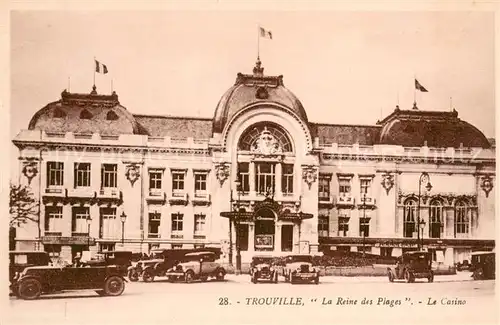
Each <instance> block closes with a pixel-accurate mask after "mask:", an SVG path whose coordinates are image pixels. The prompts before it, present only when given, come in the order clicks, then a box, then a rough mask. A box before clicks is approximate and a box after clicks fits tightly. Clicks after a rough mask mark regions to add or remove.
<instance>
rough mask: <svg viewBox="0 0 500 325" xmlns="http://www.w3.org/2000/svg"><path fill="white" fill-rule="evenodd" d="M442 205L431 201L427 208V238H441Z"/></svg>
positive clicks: (439, 202)
mask: <svg viewBox="0 0 500 325" xmlns="http://www.w3.org/2000/svg"><path fill="white" fill-rule="evenodd" d="M442 221H443V205H442V204H441V201H439V200H432V201H431V205H430V208H429V237H430V238H441V230H442V229H443V227H442Z"/></svg>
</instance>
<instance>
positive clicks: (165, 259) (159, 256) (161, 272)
mask: <svg viewBox="0 0 500 325" xmlns="http://www.w3.org/2000/svg"><path fill="white" fill-rule="evenodd" d="M199 251H205V252H213V253H214V254H216V255H217V258H218V257H219V256H220V254H221V250H220V248H206V249H203V250H201V249H199V248H195V249H153V250H151V254H150V258H149V259H145V260H141V261H138V262H137V263H136V264H135V265H134V266H131V267H129V268H128V278H129V279H130V281H132V282H135V281H138V280H139V278H142V280H143V281H144V282H152V281H153V280H154V278H155V277H162V276H166V272H167V271H168V270H169V269H171V268H172V267H173V266H174V265H176V263H178V262H179V261H180V260H182V259H183V258H184V256H185V255H186V254H188V253H193V252H199Z"/></svg>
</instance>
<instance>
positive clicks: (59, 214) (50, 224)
mask: <svg viewBox="0 0 500 325" xmlns="http://www.w3.org/2000/svg"><path fill="white" fill-rule="evenodd" d="M62 221H63V208H62V207H58V206H56V207H53V206H46V207H45V232H52V233H61V232H62V229H63V223H62Z"/></svg>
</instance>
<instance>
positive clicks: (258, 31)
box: [257, 25, 260, 59]
mask: <svg viewBox="0 0 500 325" xmlns="http://www.w3.org/2000/svg"><path fill="white" fill-rule="evenodd" d="M257 59H260V25H258V26H257Z"/></svg>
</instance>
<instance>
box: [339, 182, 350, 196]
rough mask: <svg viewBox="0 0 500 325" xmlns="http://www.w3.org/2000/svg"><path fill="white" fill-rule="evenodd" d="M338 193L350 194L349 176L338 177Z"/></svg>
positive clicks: (342, 194)
mask: <svg viewBox="0 0 500 325" xmlns="http://www.w3.org/2000/svg"><path fill="white" fill-rule="evenodd" d="M339 194H340V195H341V196H347V195H350V194H351V180H350V179H349V178H339Z"/></svg>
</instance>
